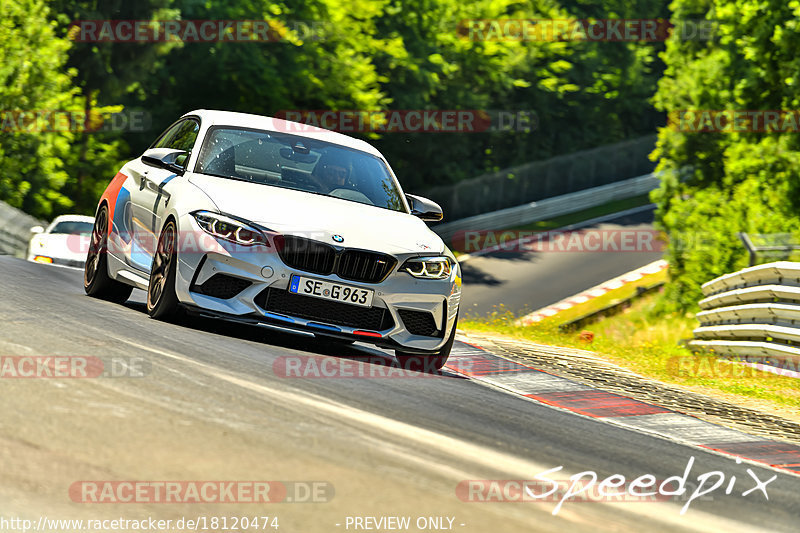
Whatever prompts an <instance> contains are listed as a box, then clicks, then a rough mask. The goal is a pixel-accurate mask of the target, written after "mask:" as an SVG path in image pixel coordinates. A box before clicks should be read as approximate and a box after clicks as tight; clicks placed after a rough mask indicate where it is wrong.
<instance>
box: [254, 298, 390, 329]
mask: <svg viewBox="0 0 800 533" xmlns="http://www.w3.org/2000/svg"><path fill="white" fill-rule="evenodd" d="M255 302H256V305H258V306H259V307H261V308H262V309H264V310H265V311H272V312H273V313H280V314H283V315H288V316H293V317H298V318H305V319H307V320H318V321H320V322H324V323H326V324H335V325H337V326H345V327H350V328H357V329H370V330H374V331H383V330H385V329H388V328H391V327H392V326H393V325H394V321H393V320H392V316H391V314H389V312H388V311H387V310H386V309H384V308H382V307H358V306H355V305H349V304H344V303H340V302H330V301H327V300H321V299H320V298H314V297H312V296H303V295H301V294H292V293H290V292H288V291H284V290H280V289H273V288H267V289H265V290H263V291H262V292H261V293H259V294H258V296H256V298H255Z"/></svg>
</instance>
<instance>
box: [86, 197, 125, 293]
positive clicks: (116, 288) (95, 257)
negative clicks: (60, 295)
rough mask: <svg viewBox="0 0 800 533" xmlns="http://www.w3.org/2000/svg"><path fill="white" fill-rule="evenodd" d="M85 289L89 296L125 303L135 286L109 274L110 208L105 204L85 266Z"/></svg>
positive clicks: (95, 220) (93, 230) (96, 223)
mask: <svg viewBox="0 0 800 533" xmlns="http://www.w3.org/2000/svg"><path fill="white" fill-rule="evenodd" d="M83 290H84V291H85V292H86V294H88V295H89V296H93V297H94V298H100V299H102V300H108V301H109V302H115V303H120V304H121V303H123V302H124V301H125V300H127V299H128V297H130V295H131V292H132V291H133V287H131V286H130V285H126V284H124V283H120V282H119V281H117V280H115V279H113V278H112V277H111V276H109V275H108V208H107V207H106V206H105V205H104V206H103V207H101V208H100V211H99V212H98V213H97V217H96V218H95V219H94V227H92V237H91V240H90V241H89V252H88V253H87V254H86V265H85V266H84V267H83Z"/></svg>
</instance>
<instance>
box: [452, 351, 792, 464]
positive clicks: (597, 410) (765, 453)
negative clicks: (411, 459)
mask: <svg viewBox="0 0 800 533" xmlns="http://www.w3.org/2000/svg"><path fill="white" fill-rule="evenodd" d="M446 368H448V369H449V370H451V371H453V372H456V373H458V374H461V375H464V376H468V377H470V378H471V379H473V380H474V381H477V382H479V383H486V384H489V385H493V386H495V387H499V388H501V389H503V390H505V391H507V392H510V393H512V394H517V395H520V396H523V397H525V398H528V399H530V400H533V401H535V402H537V403H540V404H543V405H547V406H550V407H555V408H559V409H565V410H567V411H570V412H573V413H576V414H579V415H583V416H588V417H591V418H596V419H599V420H603V421H606V422H608V423H611V424H613V425H616V426H618V427H622V428H627V429H630V430H640V431H645V432H649V433H655V434H657V435H661V436H663V437H667V438H669V439H670V440H672V441H674V442H680V443H683V444H685V445H688V446H697V447H700V448H704V449H707V450H712V451H715V452H718V453H722V454H725V455H730V456H734V457H741V458H743V459H747V460H750V461H754V462H757V463H762V464H766V465H768V466H771V467H773V468H778V469H781V470H783V471H785V472H789V473H792V474H798V475H800V446H797V445H795V444H792V443H788V442H780V441H774V440H769V439H765V438H763V437H757V436H754V435H750V434H749V433H744V432H743V431H739V430H737V429H732V428H727V427H724V426H720V425H718V424H713V423H711V422H706V421H705V420H700V419H698V418H695V417H693V416H690V415H686V414H683V413H679V412H676V411H672V410H670V409H666V408H664V407H661V406H658V405H653V404H648V403H646V402H642V401H639V400H635V399H633V398H630V397H627V396H622V395H619V394H614V393H610V392H606V391H603V390H599V389H596V388H593V387H590V386H588V385H584V384H582V383H579V382H576V381H573V380H570V379H567V378H562V377H560V376H555V375H552V374H549V373H548V372H545V371H543V370H540V369H537V368H534V367H530V366H527V365H523V364H520V363H517V362H514V361H510V360H508V359H505V358H503V357H500V356H498V355H496V354H493V353H491V352H490V351H488V350H486V349H484V348H482V347H480V346H478V345H475V344H470V343H466V342H464V341H461V340H459V341H458V342H457V343H456V344H455V345H454V346H453V349H452V351H451V353H450V358H449V359H448V362H447V365H446Z"/></svg>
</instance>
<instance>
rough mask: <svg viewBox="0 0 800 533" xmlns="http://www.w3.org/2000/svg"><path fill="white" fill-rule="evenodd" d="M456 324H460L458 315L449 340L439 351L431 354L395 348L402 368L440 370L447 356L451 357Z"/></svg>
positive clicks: (395, 354)
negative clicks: (420, 353)
mask: <svg viewBox="0 0 800 533" xmlns="http://www.w3.org/2000/svg"><path fill="white" fill-rule="evenodd" d="M456 326H458V317H456V320H455V322H454V323H453V331H451V332H450V337H448V339H447V342H446V343H444V346H442V348H441V349H440V350H439V351H438V352H434V353H432V354H430V355H419V354H414V353H408V352H404V351H402V350H395V351H394V356H395V358H396V359H397V362H398V363H399V364H400V366H401V367H402V368H405V369H406V370H417V371H420V372H430V371H438V370H441V369H442V367H444V365H445V363H447V358H448V357H450V351H451V350H452V349H453V343H454V342H455V340H456Z"/></svg>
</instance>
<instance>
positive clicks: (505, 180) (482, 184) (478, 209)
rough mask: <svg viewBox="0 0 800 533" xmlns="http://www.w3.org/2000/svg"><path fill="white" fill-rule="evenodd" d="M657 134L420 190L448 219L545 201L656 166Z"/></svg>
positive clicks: (617, 179) (650, 169)
mask: <svg viewBox="0 0 800 533" xmlns="http://www.w3.org/2000/svg"><path fill="white" fill-rule="evenodd" d="M655 144H656V136H655V135H647V136H644V137H639V138H637V139H629V140H627V141H622V142H619V143H615V144H608V145H605V146H598V147H596V148H592V149H590V150H581V151H578V152H572V153H569V154H564V155H560V156H556V157H553V158H550V159H544V160H538V161H532V162H530V163H525V164H523V165H518V166H514V167H510V168H505V169H502V170H498V171H497V172H492V173H490V174H484V175H482V176H477V177H474V178H471V179H467V180H464V181H459V182H458V183H453V184H451V185H440V186H438V187H433V188H431V189H427V190H420V191H419V193H420V194H421V195H422V196H424V197H426V198H430V199H431V200H433V201H434V202H437V203H438V204H439V205H441V206H442V208H443V209H444V212H445V216H446V217H447V219H448V220H458V219H462V218H466V217H472V216H476V215H480V214H483V213H489V212H492V211H497V210H498V209H507V208H509V207H514V206H517V205H520V204H524V203H529V202H541V201H542V200H545V199H547V198H555V197H556V196H563V195H565V194H569V193H573V192H576V191H582V190H585V189H591V188H595V187H599V186H602V185H608V184H610V183H615V182H618V181H622V180H626V179H630V178H632V177H634V176H641V175H644V174H647V173H648V172H652V171H653V169H654V167H655V163H653V161H651V160H650V157H649V156H650V153H651V152H652V151H653V149H654V148H655Z"/></svg>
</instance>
